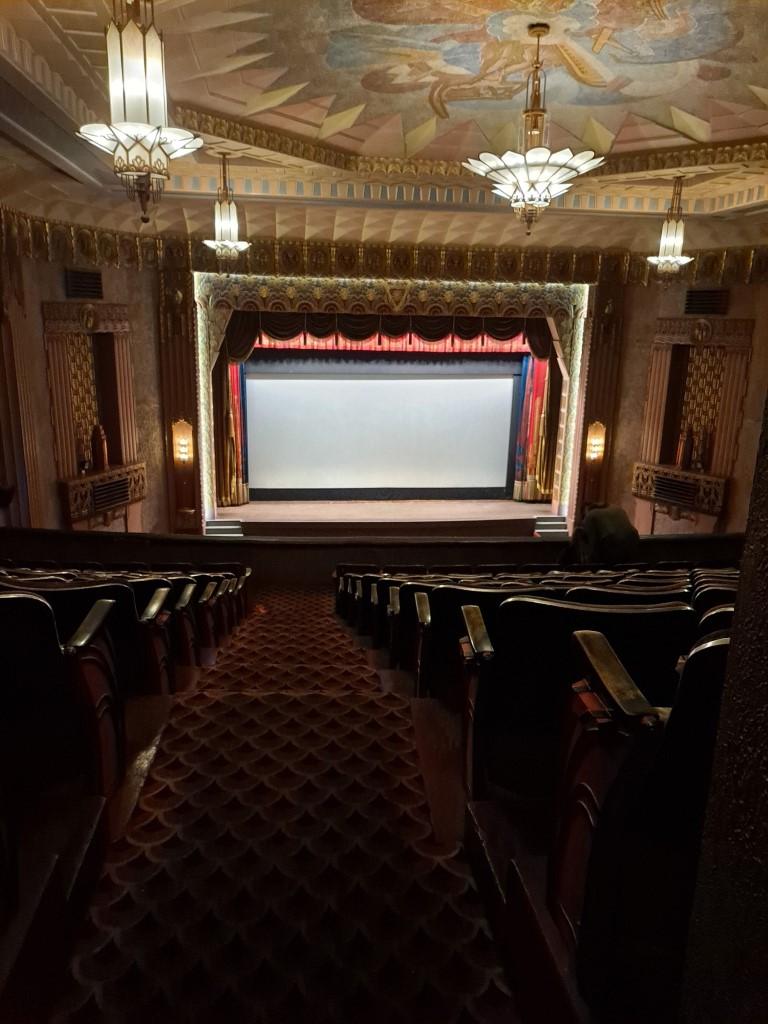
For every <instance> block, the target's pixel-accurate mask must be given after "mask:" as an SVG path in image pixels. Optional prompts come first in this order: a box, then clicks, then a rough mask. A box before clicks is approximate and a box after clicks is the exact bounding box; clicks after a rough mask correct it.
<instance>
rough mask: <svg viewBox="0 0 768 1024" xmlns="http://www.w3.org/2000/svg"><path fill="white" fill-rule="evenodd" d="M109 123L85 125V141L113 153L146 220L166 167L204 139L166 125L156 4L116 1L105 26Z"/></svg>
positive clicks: (119, 172) (117, 168) (147, 0)
mask: <svg viewBox="0 0 768 1024" xmlns="http://www.w3.org/2000/svg"><path fill="white" fill-rule="evenodd" d="M106 37H107V64H108V78H109V104H110V120H109V123H108V124H84V125H82V127H81V128H80V131H79V132H78V133H77V134H78V136H79V137H80V138H81V139H85V141H86V142H90V143H91V144H92V145H94V146H96V147H97V148H98V149H101V150H103V151H104V152H105V153H109V154H110V156H111V157H112V166H113V169H114V172H115V174H116V175H117V176H118V177H119V178H120V179H121V180H122V181H123V184H124V185H125V189H126V192H127V193H128V196H129V198H130V199H138V201H139V204H140V206H141V213H142V217H141V219H142V221H143V222H144V223H145V224H146V223H147V222H148V221H149V217H148V215H147V210H148V207H149V203H150V202H157V201H158V200H159V198H160V196H161V195H162V192H163V186H164V185H165V182H166V181H167V180H168V178H169V177H170V172H169V170H168V164H169V162H170V161H171V160H174V159H176V157H180V156H188V155H189V154H190V153H194V151H195V150H197V149H200V147H201V146H202V144H203V140H202V139H201V138H199V137H198V136H195V135H193V134H192V132H188V131H186V130H185V129H183V128H170V127H169V126H168V104H167V94H166V89H165V58H164V52H163V37H162V35H161V33H160V32H158V31H157V28H156V27H155V5H154V0H113V4H112V20H111V21H110V23H109V25H108V26H107V28H106Z"/></svg>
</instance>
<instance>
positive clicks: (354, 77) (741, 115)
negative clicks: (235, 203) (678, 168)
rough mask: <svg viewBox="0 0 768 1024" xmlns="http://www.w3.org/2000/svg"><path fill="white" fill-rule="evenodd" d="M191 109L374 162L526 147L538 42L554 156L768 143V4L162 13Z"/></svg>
mask: <svg viewBox="0 0 768 1024" xmlns="http://www.w3.org/2000/svg"><path fill="white" fill-rule="evenodd" d="M156 10H157V16H158V21H161V23H162V26H163V30H164V32H165V35H166V39H167V50H168V67H169V75H170V77H171V79H172V81H173V95H174V99H175V100H176V101H177V102H179V103H184V104H192V105H196V106H199V107H202V108H209V109H215V110H217V111H220V112H222V113H227V114H229V115H230V116H234V117H237V118H239V119H242V120H245V121H250V122H253V123H257V124H259V125H262V126H266V127H272V128H276V129H279V130H284V131H287V132H291V133H292V134H296V135H301V136H305V137H310V138H313V139H318V140H324V141H327V142H329V143H331V144H332V145H334V146H338V147H339V148H341V149H344V150H347V151H350V152H354V153H363V154H376V155H387V156H417V155H418V156H419V157H420V158H424V159H445V160H460V159H464V158H465V157H466V155H467V154H468V153H473V152H479V151H481V150H483V149H487V148H490V149H492V150H501V151H503V150H504V149H507V148H514V147H515V146H516V144H517V142H518V137H517V136H518V122H519V116H518V115H519V112H520V109H521V107H522V104H523V100H524V96H525V82H526V77H527V75H528V72H529V70H530V64H531V59H532V56H533V53H534V41H532V40H531V39H529V38H528V36H527V25H528V24H529V22H531V21H533V20H541V19H542V18H543V19H545V20H547V21H548V22H549V24H550V26H551V31H550V34H549V35H548V36H547V37H545V39H544V40H543V44H542V55H543V59H544V66H545V70H546V73H547V101H548V106H549V108H550V110H551V122H552V123H551V128H550V134H551V142H552V144H553V146H554V148H560V147H561V146H565V145H571V146H579V147H581V148H583V146H584V145H588V146H589V147H590V148H593V149H595V150H596V151H597V152H600V153H606V152H625V151H631V150H634V149H639V148H650V147H659V146H675V145H681V144H689V143H690V142H691V141H694V142H718V141H724V140H726V139H735V138H754V137H756V136H760V135H763V134H766V133H768V107H767V106H766V102H765V101H766V100H768V52H767V51H766V47H765V46H764V38H765V32H764V25H765V14H766V4H765V0H538V2H526V0H330V2H325V3H286V2H285V0H258V2H257V0H251V2H246V3H244V2H242V0H236V2H234V0H233V2H229V3H227V2H221V0H218V2H214V3H211V2H210V0H183V2H182V0H165V2H162V0H161V2H158V3H157V4H156Z"/></svg>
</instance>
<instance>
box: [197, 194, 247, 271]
mask: <svg viewBox="0 0 768 1024" xmlns="http://www.w3.org/2000/svg"><path fill="white" fill-rule="evenodd" d="M213 230H214V234H215V236H216V237H215V238H208V239H206V240H205V245H207V246H208V248H209V249H213V250H214V252H215V253H216V257H217V259H220V260H236V259H237V258H238V256H239V255H240V253H241V252H245V250H246V249H247V248H249V246H250V244H251V243H250V242H241V241H240V240H239V237H238V236H239V229H238V222H237V206H236V205H235V203H234V200H233V199H231V198H229V197H226V198H222V199H217V200H216V203H215V204H214V229H213Z"/></svg>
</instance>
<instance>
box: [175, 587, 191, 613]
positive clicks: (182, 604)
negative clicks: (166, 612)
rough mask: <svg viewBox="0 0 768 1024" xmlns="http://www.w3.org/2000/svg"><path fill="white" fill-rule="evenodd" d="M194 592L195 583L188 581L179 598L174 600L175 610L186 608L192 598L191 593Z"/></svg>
mask: <svg viewBox="0 0 768 1024" xmlns="http://www.w3.org/2000/svg"><path fill="white" fill-rule="evenodd" d="M194 592H195V584H194V583H188V584H187V585H186V587H184V589H183V590H182V592H181V595H180V596H179V600H178V601H177V602H176V611H177V612H180V611H181V610H182V608H186V607H187V606H188V604H189V602H190V601H191V600H192V595H193V594H194Z"/></svg>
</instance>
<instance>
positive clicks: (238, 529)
mask: <svg viewBox="0 0 768 1024" xmlns="http://www.w3.org/2000/svg"><path fill="white" fill-rule="evenodd" d="M205 535H206V537H217V538H221V537H242V536H243V524H242V523H241V522H240V520H239V519H207V520H206V523H205Z"/></svg>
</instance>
